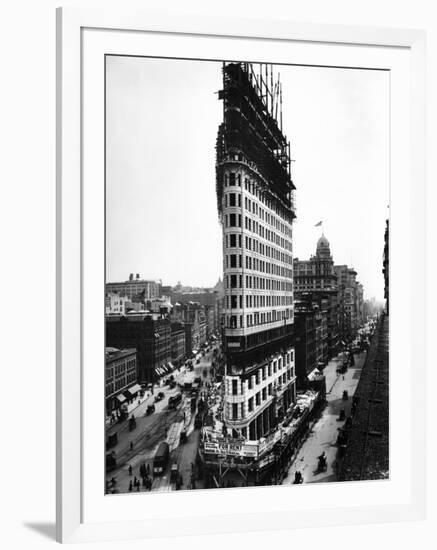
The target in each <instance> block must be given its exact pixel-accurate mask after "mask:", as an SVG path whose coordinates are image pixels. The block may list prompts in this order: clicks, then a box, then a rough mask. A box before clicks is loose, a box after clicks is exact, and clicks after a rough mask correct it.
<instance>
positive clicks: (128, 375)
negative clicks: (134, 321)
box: [105, 348, 137, 414]
mask: <svg viewBox="0 0 437 550" xmlns="http://www.w3.org/2000/svg"><path fill="white" fill-rule="evenodd" d="M136 356H137V352H136V349H135V348H131V349H121V350H120V349H116V348H106V353H105V404H106V413H107V414H111V412H112V411H114V410H117V409H119V408H120V406H121V405H122V404H123V403H124V402H125V401H126V397H125V396H124V394H123V392H124V391H126V390H128V389H129V388H130V387H132V386H133V385H134V384H135V382H136V381H137V357H136Z"/></svg>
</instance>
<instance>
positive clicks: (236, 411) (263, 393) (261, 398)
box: [230, 369, 293, 420]
mask: <svg viewBox="0 0 437 550" xmlns="http://www.w3.org/2000/svg"><path fill="white" fill-rule="evenodd" d="M292 373H293V369H289V370H288V371H286V372H284V374H282V375H281V376H280V377H279V378H278V380H277V386H276V388H277V389H278V390H279V389H280V388H281V385H285V384H286V383H287V381H290V380H291V378H292ZM273 391H274V386H273V383H271V384H268V386H266V387H264V388H262V390H260V391H259V392H257V393H256V394H255V395H254V396H253V397H250V398H249V399H248V400H247V412H248V413H251V412H253V411H254V410H255V408H256V407H259V406H260V405H262V404H263V403H264V402H265V401H266V400H267V399H268V397H271V396H272V395H273ZM245 413H246V407H245V403H232V418H230V420H244V419H245V418H246V414H245Z"/></svg>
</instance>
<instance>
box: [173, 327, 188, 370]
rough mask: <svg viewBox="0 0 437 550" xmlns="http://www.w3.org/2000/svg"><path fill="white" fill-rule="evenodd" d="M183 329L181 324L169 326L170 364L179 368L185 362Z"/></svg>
mask: <svg viewBox="0 0 437 550" xmlns="http://www.w3.org/2000/svg"><path fill="white" fill-rule="evenodd" d="M185 358H186V349H185V328H184V325H183V324H182V323H172V324H171V362H172V363H173V365H174V366H175V367H179V366H180V365H182V363H183V362H184V361H185Z"/></svg>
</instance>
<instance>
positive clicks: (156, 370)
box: [155, 367, 161, 376]
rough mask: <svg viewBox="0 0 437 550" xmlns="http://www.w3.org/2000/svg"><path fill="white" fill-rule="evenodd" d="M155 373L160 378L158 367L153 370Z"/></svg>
mask: <svg viewBox="0 0 437 550" xmlns="http://www.w3.org/2000/svg"><path fill="white" fill-rule="evenodd" d="M155 372H156V374H157V375H158V376H161V371H160V370H159V368H158V367H156V368H155Z"/></svg>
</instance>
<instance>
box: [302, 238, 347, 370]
mask: <svg viewBox="0 0 437 550" xmlns="http://www.w3.org/2000/svg"><path fill="white" fill-rule="evenodd" d="M293 282H294V293H295V298H296V299H299V298H300V297H301V296H302V295H304V294H307V293H308V292H310V293H311V294H312V297H313V300H315V301H317V302H318V304H319V308H320V309H321V310H322V311H324V312H325V314H326V323H327V333H328V338H327V347H328V354H327V357H326V361H327V360H328V358H331V357H334V356H335V355H336V354H337V352H338V348H339V295H338V286H337V277H336V274H335V271H334V260H333V258H332V255H331V250H330V245H329V241H328V239H327V238H326V237H325V235H322V236H321V237H320V238H319V240H318V241H317V247H316V253H315V255H313V256H311V258H310V259H309V260H299V259H298V258H295V259H294V280H293Z"/></svg>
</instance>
